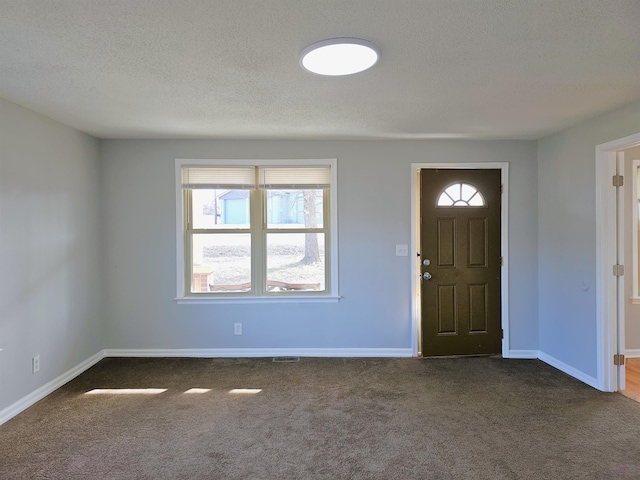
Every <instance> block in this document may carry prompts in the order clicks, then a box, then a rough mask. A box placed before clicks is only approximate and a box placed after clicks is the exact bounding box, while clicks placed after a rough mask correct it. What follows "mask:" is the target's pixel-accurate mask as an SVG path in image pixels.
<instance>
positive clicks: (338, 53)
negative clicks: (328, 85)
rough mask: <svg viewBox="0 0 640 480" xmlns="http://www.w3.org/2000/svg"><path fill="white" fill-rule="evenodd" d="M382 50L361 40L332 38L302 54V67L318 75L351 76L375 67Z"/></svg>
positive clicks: (318, 43)
mask: <svg viewBox="0 0 640 480" xmlns="http://www.w3.org/2000/svg"><path fill="white" fill-rule="evenodd" d="M379 57H380V50H378V48H377V47H376V46H375V45H374V44H373V43H371V42H368V41H367V40H362V39H360V38H331V39H329V40H323V41H321V42H317V43H314V44H313V45H309V46H308V47H307V48H305V49H304V50H303V51H302V53H301V54H300V65H302V68H304V69H305V70H308V71H309V72H312V73H317V74H318V75H330V76H338V75H351V74H354V73H358V72H363V71H364V70H367V69H369V68H371V67H373V66H374V65H375V64H376V62H377V61H378V58H379Z"/></svg>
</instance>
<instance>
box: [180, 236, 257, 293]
mask: <svg viewBox="0 0 640 480" xmlns="http://www.w3.org/2000/svg"><path fill="white" fill-rule="evenodd" d="M191 251H192V259H191V262H192V278H191V293H198V292H247V291H249V290H251V235H250V234H248V233H242V234H235V233H211V234H209V233H203V234H194V235H193V236H192V247H191Z"/></svg>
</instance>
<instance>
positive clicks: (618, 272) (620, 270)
mask: <svg viewBox="0 0 640 480" xmlns="http://www.w3.org/2000/svg"><path fill="white" fill-rule="evenodd" d="M623 275H624V265H614V266H613V276H614V277H622V276H623Z"/></svg>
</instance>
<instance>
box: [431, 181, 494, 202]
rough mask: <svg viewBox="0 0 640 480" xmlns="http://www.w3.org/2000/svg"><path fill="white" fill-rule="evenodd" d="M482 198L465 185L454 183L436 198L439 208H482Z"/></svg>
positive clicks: (471, 187)
mask: <svg viewBox="0 0 640 480" xmlns="http://www.w3.org/2000/svg"><path fill="white" fill-rule="evenodd" d="M484 205H485V203H484V197H483V196H482V194H481V193H480V192H479V191H478V189H476V187H474V186H473V185H469V184H467V183H455V184H453V185H450V186H449V187H447V188H446V189H445V191H444V192H442V193H441V194H440V196H439V197H438V206H439V207H451V206H453V207H483V206H484Z"/></svg>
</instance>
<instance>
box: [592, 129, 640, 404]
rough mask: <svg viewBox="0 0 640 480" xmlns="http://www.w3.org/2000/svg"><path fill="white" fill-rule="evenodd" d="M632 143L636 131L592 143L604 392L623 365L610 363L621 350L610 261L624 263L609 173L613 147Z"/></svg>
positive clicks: (637, 138) (620, 378)
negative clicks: (594, 148) (621, 136)
mask: <svg viewBox="0 0 640 480" xmlns="http://www.w3.org/2000/svg"><path fill="white" fill-rule="evenodd" d="M636 145H640V133H636V134H634V135H629V136H627V137H624V138H619V139H618V140H613V141H611V142H607V143H602V144H600V145H596V328H597V362H598V363H597V367H598V370H597V382H598V388H599V389H600V390H602V391H605V392H617V391H618V389H619V387H620V386H622V385H621V382H624V366H622V367H617V366H616V365H614V364H613V355H614V354H616V353H623V354H624V348H625V342H624V340H625V339H624V287H623V279H622V278H623V277H614V276H613V265H616V264H620V265H624V222H623V221H622V220H623V217H622V215H623V213H624V208H623V206H624V202H623V201H620V202H619V203H620V208H619V209H617V208H616V200H618V201H619V200H620V199H621V198H622V195H623V189H624V187H622V188H618V189H616V188H614V187H613V185H612V177H613V175H615V174H616V171H617V164H618V158H617V151H619V150H624V149H626V148H630V147H634V146H636ZM627 274H630V270H629V269H627ZM618 285H620V286H621V288H618Z"/></svg>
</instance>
